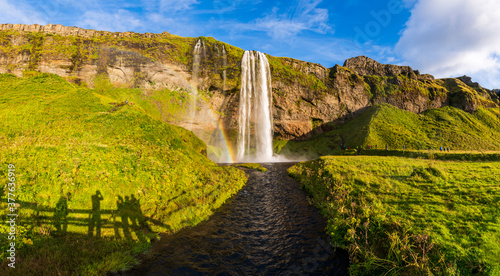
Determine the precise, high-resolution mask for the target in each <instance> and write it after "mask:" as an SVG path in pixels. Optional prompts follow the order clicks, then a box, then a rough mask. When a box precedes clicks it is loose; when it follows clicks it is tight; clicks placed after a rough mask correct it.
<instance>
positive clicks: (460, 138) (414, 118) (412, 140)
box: [275, 104, 500, 157]
mask: <svg viewBox="0 0 500 276" xmlns="http://www.w3.org/2000/svg"><path fill="white" fill-rule="evenodd" d="M498 126H500V112H499V110H498V108H489V109H484V108H480V109H478V110H477V111H476V112H475V113H473V114H470V113H467V112H465V111H463V110H460V109H457V108H454V107H449V106H448V107H443V108H439V109H430V110H428V111H426V112H424V113H423V114H414V113H411V112H408V111H404V110H401V109H398V108H396V107H394V106H391V105H389V104H381V105H375V106H372V107H369V108H368V109H367V110H366V111H364V112H363V113H362V114H360V115H359V116H357V117H356V118H354V119H353V120H351V121H349V122H348V123H346V124H343V125H339V126H337V127H336V129H335V130H332V131H330V132H327V133H323V134H320V135H315V136H313V137H312V138H311V139H309V140H307V141H301V142H295V141H289V142H278V143H276V144H277V146H275V151H276V152H277V153H284V154H285V155H286V154H290V153H291V152H298V153H303V154H305V155H308V156H312V157H318V156H322V155H332V154H341V153H343V151H340V144H341V143H342V138H343V141H344V144H345V145H346V147H351V148H356V147H358V146H359V147H363V148H368V146H372V148H374V149H375V148H376V149H385V146H386V145H387V146H388V148H389V149H400V150H402V149H403V146H406V149H407V150H429V149H434V150H435V149H439V148H440V147H450V148H451V149H452V150H472V151H495V150H496V151H498V150H500V129H499V128H498ZM283 144H285V145H283Z"/></svg>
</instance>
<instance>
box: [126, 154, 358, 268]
mask: <svg viewBox="0 0 500 276" xmlns="http://www.w3.org/2000/svg"><path fill="white" fill-rule="evenodd" d="M263 165H264V166H265V167H266V168H267V169H268V171H267V172H259V171H256V170H246V172H247V174H248V175H249V180H248V183H247V185H246V186H245V187H244V188H243V189H242V190H241V191H240V192H239V193H238V194H237V195H235V196H234V197H233V198H231V199H230V200H229V201H228V202H227V203H226V204H224V205H223V206H222V207H221V208H220V209H218V210H217V212H216V213H215V214H214V215H213V216H211V217H210V219H209V220H207V221H205V222H203V223H200V224H199V225H197V226H196V227H192V228H188V229H183V230H181V231H179V232H178V233H176V234H174V235H170V236H163V237H162V238H161V240H160V241H158V242H157V243H156V244H155V245H154V252H155V254H154V256H153V257H151V258H149V259H148V260H145V261H143V263H142V264H141V265H140V266H139V267H136V268H134V269H133V270H132V271H129V272H127V273H123V274H124V275H348V272H347V269H348V265H349V259H348V255H347V253H346V252H345V251H344V250H340V249H337V250H336V249H335V248H333V247H332V246H331V245H330V244H329V242H328V241H329V240H328V237H327V235H326V233H325V219H324V218H323V217H322V216H321V215H320V214H319V213H318V211H317V210H316V209H315V208H314V207H313V206H311V205H309V203H308V201H307V197H306V196H305V194H304V192H303V191H302V190H300V185H299V183H297V182H296V181H295V180H293V179H292V178H290V177H289V176H288V175H287V172H286V169H287V168H288V167H290V166H291V165H293V164H289V163H274V164H263Z"/></svg>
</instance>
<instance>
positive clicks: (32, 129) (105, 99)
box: [0, 74, 245, 275]
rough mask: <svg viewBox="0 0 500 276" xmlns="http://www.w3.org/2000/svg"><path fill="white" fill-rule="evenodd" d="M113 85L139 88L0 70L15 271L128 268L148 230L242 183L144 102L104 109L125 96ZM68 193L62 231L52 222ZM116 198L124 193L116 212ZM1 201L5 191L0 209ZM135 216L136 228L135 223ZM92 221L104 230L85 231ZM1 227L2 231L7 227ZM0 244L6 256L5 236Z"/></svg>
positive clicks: (208, 204) (194, 217)
mask: <svg viewBox="0 0 500 276" xmlns="http://www.w3.org/2000/svg"><path fill="white" fill-rule="evenodd" d="M116 91H121V92H120V93H129V94H130V95H136V94H137V91H134V90H126V89H124V90H114V88H111V87H107V88H102V87H101V89H100V90H99V91H98V90H91V89H87V88H82V87H75V86H73V85H71V84H69V83H68V82H66V81H65V80H63V79H62V78H60V77H58V76H54V75H47V74H35V76H32V77H29V78H17V77H15V76H12V75H0V122H1V124H0V148H1V151H0V165H1V166H2V169H1V170H0V178H2V179H4V180H3V182H4V183H6V181H7V175H6V174H7V165H8V164H9V163H12V164H14V165H15V167H16V178H17V189H16V192H15V194H16V197H17V200H18V202H19V203H20V205H21V206H20V208H19V214H20V216H19V221H18V236H17V237H16V249H17V250H18V252H17V254H18V255H17V256H18V263H17V265H18V267H17V268H16V270H15V272H16V273H17V274H18V275H20V274H23V275H30V274H32V273H39V272H40V270H42V271H44V270H45V271H46V272H47V273H49V271H50V273H54V271H58V272H60V273H63V274H64V273H72V274H73V273H75V274H84V275H93V274H102V273H104V272H106V271H108V270H120V269H125V268H127V267H130V266H131V265H133V264H135V260H134V258H133V257H132V256H133V255H134V254H137V253H138V252H140V251H142V250H144V249H146V248H147V247H148V246H149V242H150V240H151V239H152V238H154V237H155V236H156V235H154V234H153V233H152V231H165V232H175V231H177V230H179V229H180V228H182V227H186V226H192V225H195V224H197V223H198V222H200V221H202V220H204V219H206V218H207V217H208V216H209V215H210V214H212V212H213V210H214V209H215V208H217V207H219V206H220V205H221V204H222V203H223V202H224V201H225V200H226V199H227V198H228V197H230V196H231V195H232V194H234V193H236V191H238V190H239V189H240V188H241V187H242V186H243V185H244V182H245V176H244V173H243V172H242V171H240V170H237V169H235V168H232V167H220V166H218V165H216V164H215V163H213V162H212V161H210V160H209V159H207V158H206V157H205V156H204V155H203V154H202V153H204V152H205V151H206V146H205V145H204V143H203V142H202V141H201V140H199V139H198V138H197V137H196V136H194V135H193V134H192V133H191V132H189V131H187V130H184V129H182V128H179V127H175V126H173V125H169V124H167V123H163V122H161V121H159V120H156V119H154V118H153V117H156V116H153V117H151V116H149V114H148V112H146V111H145V110H148V108H150V107H148V105H147V104H145V103H142V104H141V102H139V104H136V105H133V106H130V105H124V106H121V107H120V108H117V109H116V110H115V111H114V112H109V111H110V110H111V109H112V107H113V105H110V104H109V103H110V102H119V101H121V100H122V99H116V98H112V97H111V96H110V95H113V94H114V93H116ZM97 92H99V93H97ZM97 190H99V191H100V192H101V194H102V200H101V201H100V209H99V210H98V211H97V212H100V216H101V223H102V225H101V226H100V227H98V226H97V224H95V220H94V219H91V216H92V213H93V212H94V211H93V210H92V209H93V208H95V207H96V206H97V204H98V203H97V204H96V203H94V202H93V196H94V198H95V195H96V191H97ZM68 192H69V193H71V197H70V199H69V201H67V205H68V210H69V214H68V215H67V219H68V220H67V221H68V223H67V224H68V226H67V233H66V234H65V235H64V233H62V232H64V231H63V230H61V231H57V227H56V225H57V224H58V223H57V221H59V222H60V223H61V219H60V217H61V214H63V216H64V212H62V213H61V211H60V209H61V204H60V203H61V202H64V201H65V200H66V199H65V197H66V195H67V193H68ZM132 196H134V197H135V198H137V200H138V203H139V206H140V207H137V206H136V205H134V204H133V200H132ZM119 197H122V198H123V200H124V201H125V205H123V206H125V207H122V208H121V209H120V210H118V209H119V208H118V203H117V202H118V201H117V200H118V198H119ZM6 202H7V199H6V191H5V190H2V193H1V210H2V211H1V212H2V215H4V214H5V212H6V209H7V208H6ZM58 210H59V211H58ZM127 216H128V217H129V219H127V218H126V217H127ZM94 217H95V216H94ZM122 220H123V221H122ZM134 220H135V221H134ZM92 221H94V226H93V227H92V226H91V224H92V223H91V222H92ZM139 222H143V223H142V227H135V225H136V224H139ZM62 224H64V220H63V221H62ZM97 228H100V230H101V236H102V238H92V237H90V236H91V235H89V234H94V235H96V232H97ZM0 231H1V232H2V233H6V231H7V227H6V225H2V226H1V227H0ZM0 244H1V247H2V253H1V257H2V259H3V260H5V258H4V257H5V249H6V248H5V247H6V245H7V240H6V236H5V235H2V236H1V239H0ZM47 252H50V254H46V253H47ZM6 263H7V262H6V261H4V262H3V263H2V266H1V268H0V269H2V270H5V269H6V267H7V265H6ZM4 272H5V271H4ZM8 272H13V270H10V271H8ZM19 273H20V274H19Z"/></svg>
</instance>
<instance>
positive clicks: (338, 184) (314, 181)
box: [289, 156, 500, 275]
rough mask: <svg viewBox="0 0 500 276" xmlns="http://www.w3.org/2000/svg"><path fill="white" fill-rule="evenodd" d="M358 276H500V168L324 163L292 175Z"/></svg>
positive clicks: (365, 160)
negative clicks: (430, 275)
mask: <svg viewBox="0 0 500 276" xmlns="http://www.w3.org/2000/svg"><path fill="white" fill-rule="evenodd" d="M289 173H290V174H291V175H292V176H293V177H294V178H296V179H298V180H299V181H300V182H301V183H302V185H303V188H304V189H305V190H306V192H307V193H308V194H309V195H310V197H311V201H312V203H313V204H314V205H315V206H316V207H318V208H319V209H320V211H321V212H322V214H323V215H324V216H325V217H326V218H327V219H328V226H327V232H328V234H329V235H330V237H331V239H332V241H333V242H335V243H337V244H339V245H341V246H342V247H344V248H346V249H348V250H349V254H350V257H351V260H352V261H353V263H352V264H351V267H350V273H351V275H380V274H385V273H387V274H388V275H422V274H434V275H498V273H500V246H499V244H500V221H499V220H498V217H500V213H499V210H500V187H499V186H498V179H500V162H490V161H484V162H468V161H440V160H423V159H409V158H401V157H380V156H377V157H373V156H349V157H347V156H345V157H340V156H338V157H322V158H320V159H318V160H314V161H309V162H303V163H299V164H297V165H296V166H294V167H292V168H290V169H289Z"/></svg>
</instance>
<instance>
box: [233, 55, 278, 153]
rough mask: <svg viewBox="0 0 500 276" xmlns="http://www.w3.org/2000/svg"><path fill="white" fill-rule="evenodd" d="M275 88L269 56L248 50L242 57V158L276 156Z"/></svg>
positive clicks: (239, 147) (240, 128) (239, 132)
mask: <svg viewBox="0 0 500 276" xmlns="http://www.w3.org/2000/svg"><path fill="white" fill-rule="evenodd" d="M271 92H272V89H271V70H270V69H269V62H268V60H267V58H266V56H265V55H264V54H263V53H260V52H255V51H245V54H244V55H243V59H242V61H241V90H240V103H239V120H238V123H239V129H238V155H237V161H238V162H240V161H259V162H269V161H272V159H273V146H272V143H273V138H272V121H271V120H272V114H271V108H272V95H271ZM252 131H253V133H252Z"/></svg>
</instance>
